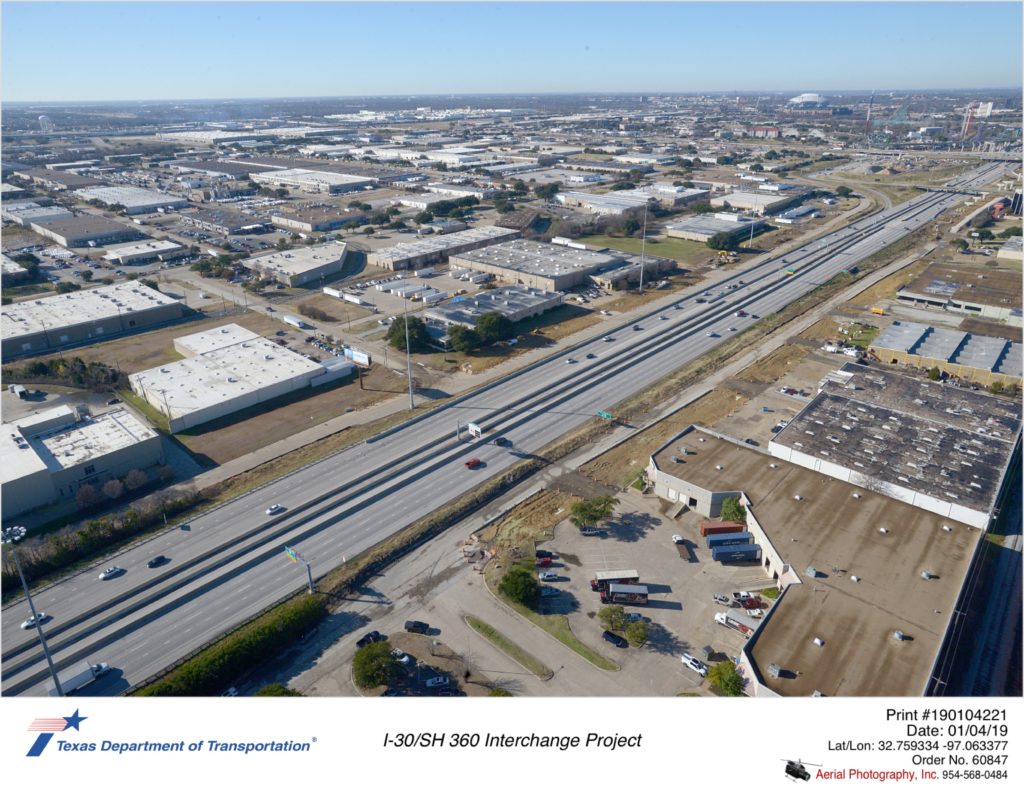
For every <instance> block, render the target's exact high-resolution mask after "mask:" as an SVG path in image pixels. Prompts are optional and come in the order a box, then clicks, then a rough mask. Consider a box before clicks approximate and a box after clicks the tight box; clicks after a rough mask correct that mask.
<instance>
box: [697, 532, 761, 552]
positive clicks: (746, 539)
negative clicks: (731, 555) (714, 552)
mask: <svg viewBox="0 0 1024 791" xmlns="http://www.w3.org/2000/svg"><path fill="white" fill-rule="evenodd" d="M753 540H754V534H753V533H715V534H714V535H710V536H708V537H707V538H705V539H704V543H705V544H707V547H708V549H714V548H715V547H726V546H730V545H732V544H749V543H750V542H751V541H753Z"/></svg>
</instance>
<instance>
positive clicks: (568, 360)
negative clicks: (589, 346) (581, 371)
mask: <svg viewBox="0 0 1024 791" xmlns="http://www.w3.org/2000/svg"><path fill="white" fill-rule="evenodd" d="M565 363H566V365H575V364H576V360H575V359H574V358H572V357H567V358H566V360H565Z"/></svg>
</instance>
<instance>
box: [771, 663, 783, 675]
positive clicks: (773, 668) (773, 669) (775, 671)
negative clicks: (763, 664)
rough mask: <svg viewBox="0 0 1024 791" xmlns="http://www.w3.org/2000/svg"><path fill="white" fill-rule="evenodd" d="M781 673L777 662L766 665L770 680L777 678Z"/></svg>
mask: <svg viewBox="0 0 1024 791" xmlns="http://www.w3.org/2000/svg"><path fill="white" fill-rule="evenodd" d="M781 673H782V668H781V667H780V666H779V663H778V662H772V663H771V664H770V665H768V675H769V676H771V677H772V678H778V677H779V675H780V674H781Z"/></svg>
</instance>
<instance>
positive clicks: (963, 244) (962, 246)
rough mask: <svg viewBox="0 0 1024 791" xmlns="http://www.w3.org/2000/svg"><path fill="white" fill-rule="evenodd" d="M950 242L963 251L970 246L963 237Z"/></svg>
mask: <svg viewBox="0 0 1024 791" xmlns="http://www.w3.org/2000/svg"><path fill="white" fill-rule="evenodd" d="M950 244H952V245H953V247H955V248H956V249H957V250H960V251H961V252H962V251H964V250H966V249H967V248H968V247H970V245H969V244H967V242H966V241H964V240H963V239H954V240H953V241H952V242H951V243H950Z"/></svg>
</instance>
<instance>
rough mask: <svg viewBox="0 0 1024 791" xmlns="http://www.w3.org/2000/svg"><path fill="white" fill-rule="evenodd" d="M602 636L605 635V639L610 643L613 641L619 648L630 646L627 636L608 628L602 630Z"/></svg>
mask: <svg viewBox="0 0 1024 791" xmlns="http://www.w3.org/2000/svg"><path fill="white" fill-rule="evenodd" d="M601 637H603V638H604V639H605V640H607V641H608V642H609V643H611V644H612V645H614V646H615V647H617V648H628V647H629V642H628V641H627V640H626V638H625V637H620V636H619V635H617V634H615V632H609V631H608V630H607V629H605V630H604V632H602V634H601Z"/></svg>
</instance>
